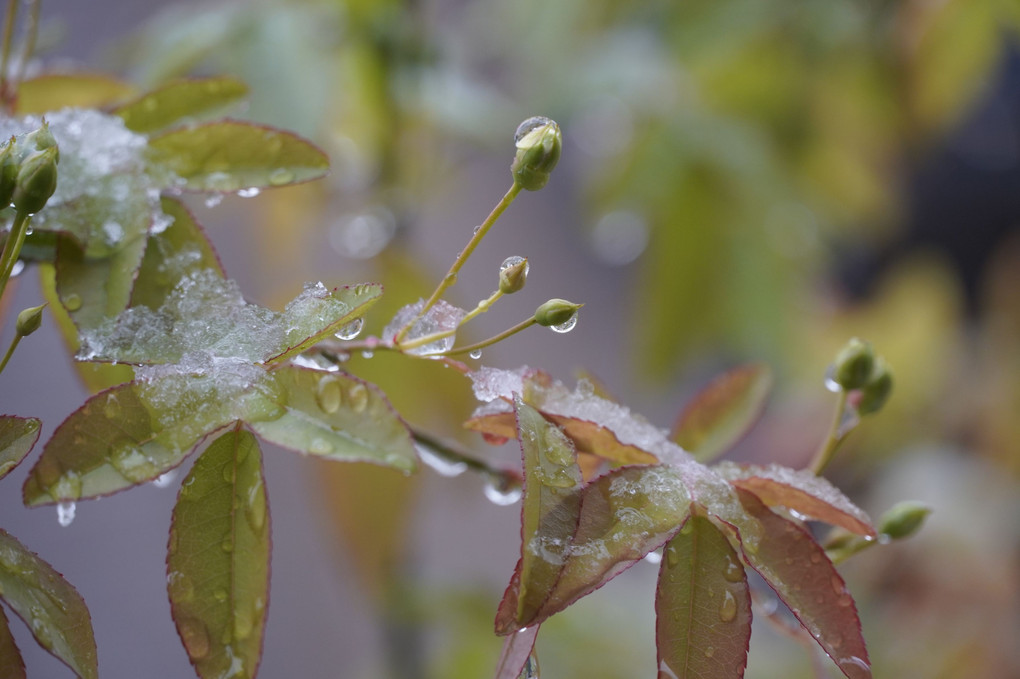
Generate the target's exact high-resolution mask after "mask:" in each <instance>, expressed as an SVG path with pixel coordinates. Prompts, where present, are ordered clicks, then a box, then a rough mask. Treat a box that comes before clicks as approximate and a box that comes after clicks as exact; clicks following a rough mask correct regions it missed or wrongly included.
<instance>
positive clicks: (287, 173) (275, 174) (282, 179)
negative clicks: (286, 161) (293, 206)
mask: <svg viewBox="0 0 1020 679" xmlns="http://www.w3.org/2000/svg"><path fill="white" fill-rule="evenodd" d="M292 181H294V173H293V172H292V171H291V170H286V169H283V168H280V169H278V170H273V171H272V172H271V173H270V175H269V183H270V184H272V185H273V186H282V185H284V184H289V183H290V182H292Z"/></svg>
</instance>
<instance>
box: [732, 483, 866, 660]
mask: <svg viewBox="0 0 1020 679" xmlns="http://www.w3.org/2000/svg"><path fill="white" fill-rule="evenodd" d="M737 493H738V494H739V495H740V501H741V502H742V503H743V505H744V507H745V509H746V510H747V513H748V514H750V515H751V516H753V517H755V518H756V519H757V520H758V521H759V522H761V524H762V527H763V528H764V532H765V536H764V537H763V538H762V539H761V540H760V541H758V542H757V546H756V547H755V548H753V549H752V548H751V546H750V545H749V544H748V543H746V542H745V543H744V544H743V545H742V550H743V553H744V558H745V559H746V560H747V563H749V564H750V565H751V567H752V568H754V569H755V570H756V571H758V573H760V574H761V576H762V577H763V578H765V581H766V582H767V583H768V584H769V586H770V587H772V589H774V590H775V591H776V594H778V595H779V598H780V599H782V600H783V602H784V603H785V604H786V605H787V606H789V608H790V610H791V611H792V612H793V614H794V615H795V616H797V619H798V620H800V622H801V624H802V625H804V627H805V629H807V631H808V632H810V633H811V636H813V637H814V638H815V640H816V641H817V642H818V644H819V645H820V646H821V647H822V649H823V650H824V651H825V652H826V653H827V654H828V655H829V657H831V658H832V659H833V661H834V662H835V663H836V665H837V666H838V667H839V669H840V670H842V672H843V674H845V675H846V676H847V677H850V679H870V677H871V665H870V662H869V660H868V651H867V649H866V648H865V645H864V637H863V636H862V635H861V622H860V619H859V618H858V616H857V607H856V606H855V605H854V600H853V598H852V597H851V596H850V594H849V593H848V592H847V591H846V584H845V583H844V582H843V578H841V577H840V575H839V573H838V572H837V571H836V569H835V567H834V566H833V565H832V562H831V561H829V558H828V557H827V556H826V555H825V551H824V550H823V549H822V548H821V547H820V546H819V545H818V544H817V543H816V542H815V541H814V540H813V539H812V537H811V535H810V534H809V533H808V532H807V531H805V530H804V529H803V528H801V527H800V526H798V525H797V524H796V523H794V522H792V521H788V520H786V519H784V518H783V517H781V516H779V515H778V514H775V513H773V512H772V511H771V510H769V508H768V507H766V506H765V505H764V504H763V503H762V502H761V500H759V499H758V498H757V496H755V495H754V494H753V493H750V492H749V491H746V490H742V489H739V488H738V489H737Z"/></svg>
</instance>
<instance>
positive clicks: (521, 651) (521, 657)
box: [495, 625, 539, 679]
mask: <svg viewBox="0 0 1020 679" xmlns="http://www.w3.org/2000/svg"><path fill="white" fill-rule="evenodd" d="M538 627H539V626H538V625H532V626H531V627H528V628H525V629H522V630H519V631H517V632H514V633H513V634H508V635H507V636H506V637H505V638H504V639H503V650H502V652H500V654H499V663H498V664H497V665H496V676H495V679H518V677H520V676H521V673H523V672H524V668H525V666H526V665H527V664H528V662H529V661H530V660H531V653H532V651H533V650H534V648H535V639H536V638H537V637H538Z"/></svg>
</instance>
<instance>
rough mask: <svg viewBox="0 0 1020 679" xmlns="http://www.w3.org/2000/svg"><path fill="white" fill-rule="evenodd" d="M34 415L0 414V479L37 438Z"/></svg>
mask: <svg viewBox="0 0 1020 679" xmlns="http://www.w3.org/2000/svg"><path fill="white" fill-rule="evenodd" d="M41 424H42V423H41V422H40V421H39V420H37V419H36V418H34V417H15V416H14V415H0V479H2V478H3V477H5V476H7V475H8V474H10V473H11V470H12V469H14V468H15V467H17V466H18V464H20V463H21V461H22V460H23V459H25V456H26V455H28V452H29V451H30V450H32V447H33V446H34V445H35V443H36V441H38V440H39V426H40V425H41Z"/></svg>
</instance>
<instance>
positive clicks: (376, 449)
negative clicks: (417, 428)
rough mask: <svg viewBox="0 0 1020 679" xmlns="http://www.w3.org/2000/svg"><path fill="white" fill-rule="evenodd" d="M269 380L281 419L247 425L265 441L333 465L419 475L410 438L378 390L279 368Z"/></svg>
mask: <svg viewBox="0 0 1020 679" xmlns="http://www.w3.org/2000/svg"><path fill="white" fill-rule="evenodd" d="M269 378H270V379H272V380H273V382H274V385H275V387H276V389H277V391H278V394H279V397H278V398H279V404H280V409H281V411H282V414H281V415H274V417H272V418H267V419H265V420H254V419H249V420H248V422H249V423H250V425H251V427H252V429H254V430H255V432H256V433H257V434H258V435H259V436H261V437H262V438H264V439H265V440H267V441H271V442H273V443H276V444H277V445H280V446H283V447H285V448H290V449H293V450H297V451H299V452H302V453H306V454H309V455H315V456H318V457H324V458H328V459H332V460H343V461H364V462H374V463H376V464H382V465H386V466H390V467H395V468H397V469H401V470H403V471H405V472H410V471H413V470H414V468H415V465H416V457H415V452H414V444H413V441H412V439H411V434H410V432H409V431H408V429H407V426H406V425H405V424H404V422H403V420H401V419H400V417H399V415H397V414H396V412H394V410H393V407H392V406H391V405H390V404H389V401H387V400H386V397H385V395H384V394H383V393H382V392H381V391H380V390H379V389H378V387H376V386H374V385H372V384H369V383H368V382H364V381H362V380H359V379H357V378H355V377H352V376H350V375H347V374H344V373H339V372H327V371H320V370H311V369H308V368H298V367H296V366H289V365H279V366H277V367H275V368H274V369H273V370H271V371H270V372H269Z"/></svg>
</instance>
